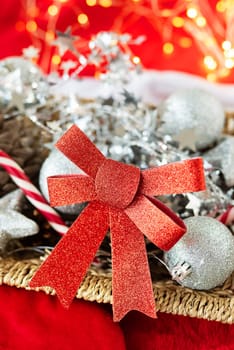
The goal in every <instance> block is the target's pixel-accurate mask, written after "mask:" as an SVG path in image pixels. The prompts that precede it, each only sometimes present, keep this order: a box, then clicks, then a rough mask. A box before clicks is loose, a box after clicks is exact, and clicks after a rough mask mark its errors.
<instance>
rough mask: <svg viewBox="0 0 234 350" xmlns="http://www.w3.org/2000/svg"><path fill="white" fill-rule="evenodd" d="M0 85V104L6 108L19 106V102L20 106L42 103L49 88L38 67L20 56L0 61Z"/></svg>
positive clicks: (25, 106)
mask: <svg viewBox="0 0 234 350" xmlns="http://www.w3.org/2000/svg"><path fill="white" fill-rule="evenodd" d="M0 86H1V87H0V106H1V107H8V108H10V107H19V102H21V104H22V106H21V107H22V108H27V107H31V106H34V105H37V104H43V103H45V100H46V97H47V94H48V89H49V84H48V82H47V80H46V78H45V77H44V76H43V74H42V72H41V71H40V69H39V68H38V67H37V66H35V65H34V64H33V63H32V62H30V61H27V60H26V59H23V58H21V57H10V58H6V59H3V60H1V61H0ZM12 99H13V101H12ZM14 99H15V101H14ZM13 103H15V104H16V105H13Z"/></svg>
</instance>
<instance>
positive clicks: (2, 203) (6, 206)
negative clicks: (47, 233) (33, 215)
mask: <svg viewBox="0 0 234 350" xmlns="http://www.w3.org/2000/svg"><path fill="white" fill-rule="evenodd" d="M22 197H23V193H22V192H21V190H15V191H13V192H11V193H10V194H7V195H6V196H4V197H2V198H1V199H0V253H4V250H5V247H6V245H7V243H8V242H9V241H10V240H12V239H18V238H23V237H27V236H32V235H35V234H36V233H37V232H38V231H39V227H38V225H37V224H36V223H35V222H34V221H33V220H30V219H28V218H27V217H25V216H24V215H22V214H20V213H19V212H18V210H20V209H21V208H20V207H21V201H22Z"/></svg>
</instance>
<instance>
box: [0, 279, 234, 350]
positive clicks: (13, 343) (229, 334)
mask: <svg viewBox="0 0 234 350" xmlns="http://www.w3.org/2000/svg"><path fill="white" fill-rule="evenodd" d="M124 337H125V339H124ZM233 337H234V327H233V326H230V325H223V324H220V323H218V322H208V321H205V320H198V319H191V318H188V317H182V316H173V315H166V314H162V313H159V314H158V319H157V320H153V319H150V318H148V317H146V316H144V315H141V314H139V313H138V312H130V313H129V314H128V315H127V316H126V317H125V318H124V320H123V321H121V323H120V324H118V323H114V322H113V321H112V315H111V308H110V307H109V306H108V305H100V304H96V303H91V302H86V301H83V300H75V301H74V302H73V304H72V305H71V307H70V309H69V310H65V309H64V308H63V307H62V306H61V305H60V303H59V301H58V299H57V298H56V297H54V296H53V297H52V296H48V295H46V294H44V293H42V292H40V293H38V292H32V291H30V292H29V291H25V290H23V289H16V288H15V287H7V286H1V287H0V350H25V349H33V350H49V349H50V350H52V349H53V350H110V349H111V350H158V349H166V350H181V349H186V350H187V349H189V350H232V349H234V341H233Z"/></svg>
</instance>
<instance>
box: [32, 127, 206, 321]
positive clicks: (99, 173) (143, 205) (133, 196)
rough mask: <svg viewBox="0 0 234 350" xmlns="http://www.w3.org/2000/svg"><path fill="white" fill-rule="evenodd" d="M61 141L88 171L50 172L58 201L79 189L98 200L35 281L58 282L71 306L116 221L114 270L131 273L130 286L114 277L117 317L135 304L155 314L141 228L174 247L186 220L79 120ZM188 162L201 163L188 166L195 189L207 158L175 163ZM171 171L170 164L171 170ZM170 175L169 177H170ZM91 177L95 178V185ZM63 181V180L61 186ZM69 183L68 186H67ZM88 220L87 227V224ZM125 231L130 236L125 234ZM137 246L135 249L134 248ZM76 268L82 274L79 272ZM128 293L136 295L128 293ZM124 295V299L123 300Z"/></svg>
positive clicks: (63, 298)
mask: <svg viewBox="0 0 234 350" xmlns="http://www.w3.org/2000/svg"><path fill="white" fill-rule="evenodd" d="M57 147H58V148H59V150H61V151H62V152H64V154H65V155H66V156H67V157H68V158H70V159H71V160H72V161H73V162H74V163H75V164H76V165H77V166H79V167H80V168H81V169H82V170H84V171H85V172H86V174H87V175H74V176H69V177H68V176H65V178H64V179H63V177H61V176H53V177H50V178H49V186H51V187H50V193H51V194H52V198H53V201H54V202H55V204H58V205H60V204H65V201H66V196H67V197H68V200H67V201H68V203H71V198H72V201H74V200H75V193H77V198H78V200H80V199H82V198H83V199H84V200H86V201H87V200H90V198H94V199H95V200H92V201H91V203H90V204H88V206H87V208H86V209H85V210H84V211H83V212H82V213H81V214H80V216H79V217H78V219H77V220H76V221H75V223H74V224H73V225H72V227H71V229H70V230H69V231H68V233H67V234H66V235H65V237H64V238H63V239H62V240H61V241H60V242H59V244H58V245H57V246H56V247H55V249H54V250H53V252H52V253H51V254H50V255H49V257H48V258H47V260H46V261H45V263H44V264H42V266H41V267H40V269H39V270H38V271H37V272H36V274H35V275H34V277H33V279H32V281H31V282H30V286H32V287H37V286H43V285H47V286H48V285H49V286H51V287H53V288H55V289H56V291H57V294H58V297H59V298H60V300H61V302H62V303H63V304H64V305H65V306H66V307H68V306H69V304H70V303H71V301H72V299H73V297H74V296H75V293H76V290H77V288H78V287H79V285H80V283H81V281H82V279H83V277H84V275H85V273H86V271H87V269H88V267H89V265H90V263H91V257H93V256H94V254H95V252H94V248H95V249H96V250H97V249H98V247H99V245H100V244H101V242H102V239H103V235H104V234H105V232H104V230H106V231H107V229H108V227H109V225H112V227H113V228H114V233H113V236H112V249H113V250H114V255H115V260H114V265H113V274H114V275H115V274H117V276H118V277H120V278H121V275H122V276H123V275H124V277H127V276H129V278H130V286H128V281H127V280H126V279H124V280H119V279H118V280H117V278H115V279H114V281H115V282H114V283H113V285H112V289H113V295H115V297H114V302H115V305H114V319H115V320H120V319H121V318H122V317H123V316H124V315H125V314H126V313H127V312H128V311H130V310H132V309H136V310H139V311H142V312H144V313H146V314H147V315H148V316H152V317H155V305H154V302H153V301H152V300H153V299H152V286H151V278H150V274H149V268H148V261H147V256H146V253H145V246H144V249H143V251H142V243H143V235H142V238H139V232H141V234H145V235H146V237H148V238H149V239H150V240H151V241H152V242H158V244H159V245H160V247H163V248H165V249H169V248H170V247H171V246H172V245H173V244H174V243H175V242H176V241H177V240H178V239H179V238H180V237H181V236H182V235H183V234H184V233H185V226H184V224H183V222H182V221H181V220H180V219H179V218H178V217H177V216H176V215H175V214H173V213H172V212H171V211H170V210H169V209H168V208H167V207H165V206H164V205H163V204H162V203H160V202H159V201H157V200H154V199H153V198H150V197H146V195H147V194H148V193H147V191H148V190H149V191H151V190H152V186H151V185H150V186H147V179H146V178H145V179H144V185H145V191H144V192H141V186H139V184H140V183H141V178H140V175H141V172H140V169H138V168H136V167H135V166H132V165H126V164H123V163H120V162H117V161H114V160H110V159H106V158H105V157H104V155H103V154H102V153H101V152H100V151H99V150H98V149H97V148H96V147H95V146H94V144H93V143H92V142H91V141H90V140H89V139H88V138H87V136H86V135H85V134H84V133H83V132H82V131H81V130H80V129H79V128H78V127H77V126H76V125H73V126H72V127H71V128H70V129H69V130H68V131H67V132H66V133H65V134H64V136H63V137H62V138H61V139H60V140H59V141H58V143H57ZM187 167H188V168H189V169H190V170H191V169H193V168H194V169H197V177H196V176H195V177H194V174H195V172H194V171H189V173H188V174H187V177H188V184H189V189H190V190H191V189H192V186H191V183H192V182H193V181H194V178H196V179H197V180H196V181H195V183H194V187H195V188H196V190H197V189H200V190H202V189H204V176H203V174H202V169H203V166H202V161H199V162H198V159H194V160H193V159H190V160H188V163H186V162H179V163H178V167H175V168H173V170H172V171H173V172H174V173H176V171H178V174H179V175H180V174H181V170H182V169H184V171H185V169H186V168H187ZM155 171H156V170H155V169H152V172H155ZM168 174H169V173H168V169H167V171H166V175H168ZM161 175H162V174H161ZM79 177H80V180H78V182H79V184H80V186H81V193H79V192H78V189H77V184H76V183H75V182H76V180H77V178H79ZM175 177H176V175H175ZM175 177H174V178H175ZM165 180H166V182H167V181H168V179H167V178H166V179H165ZM190 180H191V181H190ZM63 181H64V182H63ZM92 181H94V182H95V190H94V186H93V182H92ZM169 181H170V177H169ZM171 181H172V180H171ZM172 182H173V181H172ZM58 183H60V185H59V186H58ZM62 184H64V187H65V188H63V189H62V193H61V197H60V193H59V188H61V186H62ZM86 184H88V185H87V186H86V187H87V188H85V185H86ZM68 185H69V187H67V186H68ZM178 186H179V185H178V181H175V189H174V190H175V192H176V190H178ZM88 187H89V189H90V192H89V191H88ZM71 188H73V189H74V194H72V195H71V196H70V194H69V191H70V189H71ZM164 188H166V186H165V187H164ZM169 188H171V189H173V186H172V185H171V184H170V185H169ZM52 192H53V193H52ZM85 195H87V198H85ZM60 200H61V201H60ZM95 209H96V211H95ZM120 209H121V211H120ZM107 211H108V213H109V211H110V215H106V212H107ZM126 214H127V215H126ZM86 220H87V227H86V226H85V224H86ZM118 224H119V225H120V236H119V237H117V233H116V232H118ZM90 230H92V232H90ZM99 230H100V232H99ZM128 230H129V231H130V232H129V244H130V245H128V235H126V234H125V232H128ZM134 232H135V233H136V237H135V240H134V237H132V234H133V233H134ZM123 234H124V237H125V240H123V237H122V235H123ZM95 235H96V236H95ZM94 236H95V237H94ZM115 244H118V246H115ZM89 245H90V248H89ZM133 248H134V251H132V252H130V250H131V249H133ZM115 252H119V253H120V255H121V256H122V257H123V261H122V264H121V262H120V260H119V259H120V257H117V256H116V255H117V254H116V253H115ZM129 255H131V256H132V257H135V256H139V259H140V260H139V263H137V264H135V271H133V273H132V271H131V270H132V266H131V265H130V264H129V261H128V256H129ZM61 266H62V268H61ZM114 266H116V268H117V269H118V268H120V271H114ZM76 269H77V275H75V271H76ZM142 273H144V275H142V278H144V284H143V283H142V280H139V283H138V278H136V276H139V275H141V274H142ZM119 274H120V275H119ZM53 276H54V278H53ZM64 276H65V277H64ZM122 278H123V277H122ZM133 280H134V281H133ZM133 284H134V290H139V292H138V293H136V294H134V295H133V294H131V293H132V291H130V290H129V288H131V286H132V285H133ZM122 288H123V290H122ZM125 294H126V295H125ZM128 294H130V295H132V297H131V298H129V296H128ZM120 295H121V298H122V299H123V301H125V302H121V301H120V300H118V298H119V296H120ZM142 295H144V299H146V300H148V301H147V303H143V301H142ZM116 298H117V299H116Z"/></svg>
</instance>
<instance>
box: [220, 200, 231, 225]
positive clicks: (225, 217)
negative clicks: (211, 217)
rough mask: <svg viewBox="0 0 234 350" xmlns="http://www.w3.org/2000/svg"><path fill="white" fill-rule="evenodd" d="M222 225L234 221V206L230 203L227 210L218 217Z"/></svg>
mask: <svg viewBox="0 0 234 350" xmlns="http://www.w3.org/2000/svg"><path fill="white" fill-rule="evenodd" d="M218 220H219V221H221V222H222V223H223V224H224V225H230V224H232V223H234V207H233V206H231V205H230V207H228V208H227V210H226V211H225V212H224V213H223V214H221V215H220V216H219V217H218Z"/></svg>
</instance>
